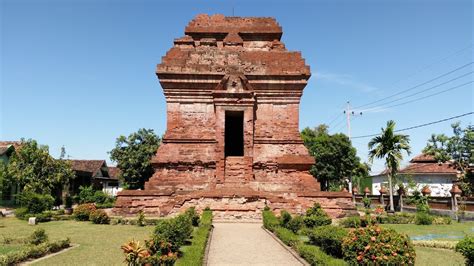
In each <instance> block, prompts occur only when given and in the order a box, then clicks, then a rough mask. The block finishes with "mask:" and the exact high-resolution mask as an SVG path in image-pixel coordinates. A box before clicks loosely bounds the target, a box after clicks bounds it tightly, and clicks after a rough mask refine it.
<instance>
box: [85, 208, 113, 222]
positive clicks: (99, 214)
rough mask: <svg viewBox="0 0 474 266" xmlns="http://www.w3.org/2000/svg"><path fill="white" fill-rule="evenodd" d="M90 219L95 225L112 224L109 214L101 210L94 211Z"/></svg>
mask: <svg viewBox="0 0 474 266" xmlns="http://www.w3.org/2000/svg"><path fill="white" fill-rule="evenodd" d="M89 219H90V220H91V222H92V223H95V224H108V223H109V222H110V218H109V216H108V215H107V213H105V211H103V210H100V209H98V210H94V211H92V212H91V213H90V215H89Z"/></svg>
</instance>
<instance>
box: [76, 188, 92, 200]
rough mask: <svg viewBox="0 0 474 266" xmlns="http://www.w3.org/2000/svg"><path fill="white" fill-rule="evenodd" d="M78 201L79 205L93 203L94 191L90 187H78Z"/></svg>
mask: <svg viewBox="0 0 474 266" xmlns="http://www.w3.org/2000/svg"><path fill="white" fill-rule="evenodd" d="M78 199H79V203H80V204H84V203H93V202H95V197H94V189H93V188H92V186H86V187H85V186H80V187H79V195H78Z"/></svg>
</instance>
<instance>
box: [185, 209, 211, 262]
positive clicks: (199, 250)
mask: <svg viewBox="0 0 474 266" xmlns="http://www.w3.org/2000/svg"><path fill="white" fill-rule="evenodd" d="M211 227H212V212H211V211H203V213H202V215H201V219H200V223H199V227H198V228H197V230H195V231H194V232H193V236H192V244H191V246H189V247H187V248H186V250H185V251H184V254H183V256H182V257H181V258H179V260H178V261H177V262H176V266H179V265H202V262H203V259H204V252H205V250H206V244H207V241H208V238H209V233H210V231H211Z"/></svg>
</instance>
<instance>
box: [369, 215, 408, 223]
mask: <svg viewBox="0 0 474 266" xmlns="http://www.w3.org/2000/svg"><path fill="white" fill-rule="evenodd" d="M377 222H378V223H380V224H412V223H414V222H415V215H413V214H410V213H395V214H393V215H380V216H377Z"/></svg>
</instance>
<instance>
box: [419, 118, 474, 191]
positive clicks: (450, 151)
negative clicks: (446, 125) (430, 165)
mask: <svg viewBox="0 0 474 266" xmlns="http://www.w3.org/2000/svg"><path fill="white" fill-rule="evenodd" d="M451 127H452V128H453V135H452V136H451V137H448V136H446V135H444V134H438V135H435V134H433V135H432V136H431V138H430V139H429V140H428V143H427V145H426V147H425V148H424V149H423V152H424V153H427V154H430V155H433V156H434V157H435V159H437V160H438V161H439V162H446V161H452V162H453V164H454V167H456V168H457V169H458V170H459V171H460V174H461V175H460V177H459V181H460V187H461V190H462V191H463V192H464V194H466V195H471V194H473V193H474V176H473V173H472V172H471V171H470V170H471V167H472V165H474V152H473V151H474V126H468V127H466V128H464V129H463V128H461V125H460V123H459V122H457V123H454V124H452V125H451Z"/></svg>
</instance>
